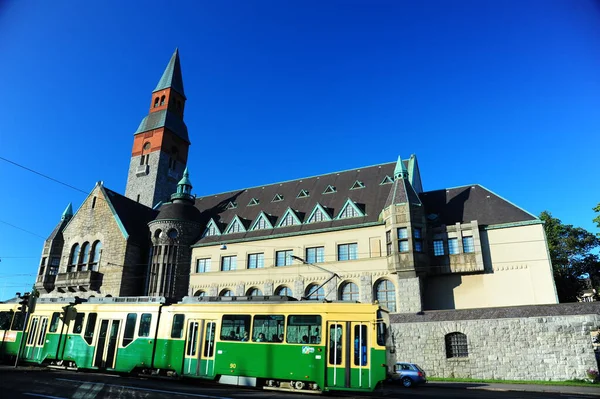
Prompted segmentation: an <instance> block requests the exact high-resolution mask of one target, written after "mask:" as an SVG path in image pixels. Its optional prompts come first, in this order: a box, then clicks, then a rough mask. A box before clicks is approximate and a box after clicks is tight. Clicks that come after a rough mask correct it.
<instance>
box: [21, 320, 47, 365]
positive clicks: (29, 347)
mask: <svg viewBox="0 0 600 399" xmlns="http://www.w3.org/2000/svg"><path fill="white" fill-rule="evenodd" d="M47 331H48V317H46V316H33V317H32V318H31V322H30V323H29V330H28V334H27V340H26V341H25V351H24V353H23V358H24V359H26V360H32V361H36V362H41V361H42V360H43V352H44V351H43V348H44V344H45V343H46V332H47Z"/></svg>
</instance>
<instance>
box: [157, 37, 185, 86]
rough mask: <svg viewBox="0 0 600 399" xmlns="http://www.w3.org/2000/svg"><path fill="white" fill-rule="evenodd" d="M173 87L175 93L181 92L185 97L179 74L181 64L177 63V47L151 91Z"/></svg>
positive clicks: (181, 78)
mask: <svg viewBox="0 0 600 399" xmlns="http://www.w3.org/2000/svg"><path fill="white" fill-rule="evenodd" d="M169 88H170V89H173V90H175V91H176V92H177V93H179V94H181V95H182V96H183V98H185V93H184V91H183V77H182V75H181V65H180V63H179V49H178V48H176V49H175V52H174V53H173V55H172V56H171V60H169V64H167V67H166V68H165V71H164V72H163V74H162V77H161V78H160V80H159V81H158V84H157V85H156V88H155V89H154V90H153V91H152V92H153V93H155V92H157V91H160V90H164V89H169Z"/></svg>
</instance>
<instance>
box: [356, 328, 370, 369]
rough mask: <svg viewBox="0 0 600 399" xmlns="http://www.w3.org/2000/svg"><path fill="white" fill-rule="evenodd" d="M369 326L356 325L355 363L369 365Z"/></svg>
mask: <svg viewBox="0 0 600 399" xmlns="http://www.w3.org/2000/svg"><path fill="white" fill-rule="evenodd" d="M367 342H368V341H367V326H366V325H364V324H361V325H359V326H354V365H355V366H366V365H367Z"/></svg>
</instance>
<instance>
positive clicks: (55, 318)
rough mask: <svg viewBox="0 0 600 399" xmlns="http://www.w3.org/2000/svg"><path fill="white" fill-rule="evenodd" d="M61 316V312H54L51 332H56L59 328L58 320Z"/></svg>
mask: <svg viewBox="0 0 600 399" xmlns="http://www.w3.org/2000/svg"><path fill="white" fill-rule="evenodd" d="M59 317H60V313H59V312H54V313H52V320H50V332H52V333H53V332H56V331H57V330H58V320H59Z"/></svg>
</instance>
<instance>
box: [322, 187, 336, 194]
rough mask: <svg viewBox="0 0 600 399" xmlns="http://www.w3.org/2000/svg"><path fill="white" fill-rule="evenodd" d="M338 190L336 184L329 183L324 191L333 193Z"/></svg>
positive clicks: (324, 192)
mask: <svg viewBox="0 0 600 399" xmlns="http://www.w3.org/2000/svg"><path fill="white" fill-rule="evenodd" d="M336 191H337V190H336V189H335V187H334V186H332V185H329V186H327V188H326V189H325V191H323V194H333V193H335V192H336Z"/></svg>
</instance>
